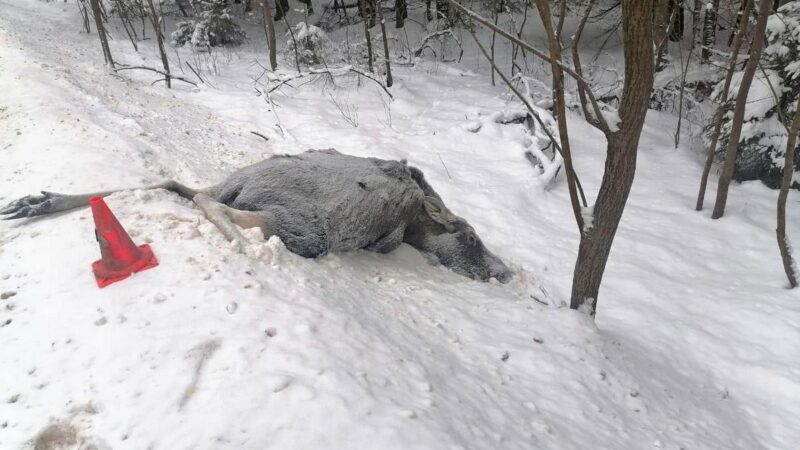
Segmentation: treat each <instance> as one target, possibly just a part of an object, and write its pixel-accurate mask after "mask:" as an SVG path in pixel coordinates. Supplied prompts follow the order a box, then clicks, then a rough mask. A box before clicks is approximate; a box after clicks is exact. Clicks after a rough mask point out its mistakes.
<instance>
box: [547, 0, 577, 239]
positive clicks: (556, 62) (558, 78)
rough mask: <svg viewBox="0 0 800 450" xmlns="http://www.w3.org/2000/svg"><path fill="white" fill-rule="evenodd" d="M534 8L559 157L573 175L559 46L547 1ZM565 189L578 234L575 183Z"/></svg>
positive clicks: (568, 172) (569, 183)
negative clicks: (549, 78) (548, 72)
mask: <svg viewBox="0 0 800 450" xmlns="http://www.w3.org/2000/svg"><path fill="white" fill-rule="evenodd" d="M536 7H537V8H538V9H539V16H540V17H541V19H542V24H544V29H545V31H546V33H547V41H548V43H549V45H550V66H551V67H552V70H553V100H554V103H555V114H556V120H557V121H558V134H559V137H560V138H561V156H562V157H563V158H564V169H565V170H566V172H567V174H574V173H575V171H574V170H575V169H574V168H573V165H572V152H571V150H570V145H569V131H568V129H567V107H566V102H565V101H564V71H563V69H562V68H561V63H562V61H561V44H560V43H559V42H558V36H556V32H555V30H553V22H552V16H551V15H550V6H549V5H548V0H536ZM567 189H568V190H569V198H570V202H571V203H572V211H573V213H574V214H575V222H576V223H577V225H578V232H582V231H583V228H584V226H583V225H584V224H583V214H582V213H581V205H580V203H579V200H578V190H577V186H576V185H575V183H573V182H572V180H570V179H569V177H568V182H567Z"/></svg>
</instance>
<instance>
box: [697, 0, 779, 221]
mask: <svg viewBox="0 0 800 450" xmlns="http://www.w3.org/2000/svg"><path fill="white" fill-rule="evenodd" d="M771 6H772V5H771V4H770V2H768V1H764V0H762V1H761V2H759V5H758V20H757V21H756V26H755V28H754V29H753V39H752V40H751V42H750V56H749V58H748V59H747V64H745V66H744V73H743V74H742V83H741V85H740V87H739V93H738V94H737V96H736V106H734V109H733V119H731V134H730V138H729V140H728V148H727V149H726V151H725V163H724V164H723V166H722V173H720V175H719V184H718V185H717V201H716V203H714V212H713V213H712V214H711V218H712V219H719V218H720V217H722V216H723V215H724V214H725V205H726V203H727V202H728V188H729V187H730V184H731V179H732V178H733V170H734V168H735V166H736V155H737V153H738V151H739V138H740V137H741V135H742V124H743V122H744V111H745V108H746V106H747V94H748V93H749V92H750V85H751V84H752V83H753V77H754V76H755V74H756V69H757V68H758V61H759V60H760V59H761V49H762V48H763V47H764V39H765V37H766V29H767V19H768V18H769V13H770V8H771ZM727 94H728V93H727V92H726V93H725V95H726V96H727Z"/></svg>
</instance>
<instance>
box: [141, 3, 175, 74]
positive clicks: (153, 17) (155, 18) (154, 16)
mask: <svg viewBox="0 0 800 450" xmlns="http://www.w3.org/2000/svg"><path fill="white" fill-rule="evenodd" d="M147 4H148V6H149V7H150V23H152V24H153V31H155V33H156V42H158V52H159V53H160V54H161V64H162V65H163V66H164V73H165V75H164V81H165V82H166V84H167V88H171V87H172V82H171V80H170V74H169V59H167V52H166V51H164V35H162V34H161V23H162V20H161V15H160V14H158V11H156V7H155V5H153V0H147Z"/></svg>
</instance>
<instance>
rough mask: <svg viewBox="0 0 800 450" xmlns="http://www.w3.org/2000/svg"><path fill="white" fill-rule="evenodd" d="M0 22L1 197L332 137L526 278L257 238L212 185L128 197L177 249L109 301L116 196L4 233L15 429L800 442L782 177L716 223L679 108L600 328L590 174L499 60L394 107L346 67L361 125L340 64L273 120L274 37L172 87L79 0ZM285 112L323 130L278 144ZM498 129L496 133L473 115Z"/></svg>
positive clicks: (34, 433) (593, 166) (39, 5)
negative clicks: (550, 164)
mask: <svg viewBox="0 0 800 450" xmlns="http://www.w3.org/2000/svg"><path fill="white" fill-rule="evenodd" d="M0 11H2V13H0V91H2V92H3V95H2V97H0V149H2V152H3V164H2V165H0V180H2V183H3V185H2V186H3V189H2V190H0V203H5V202H8V201H10V200H12V199H14V198H17V197H19V196H22V195H26V194H30V193H34V192H36V191H38V190H40V189H47V190H52V191H56V192H67V193H73V192H84V191H93V190H99V189H106V188H115V187H125V186H130V187H135V186H142V185H145V184H148V183H151V182H156V181H159V180H161V179H163V178H170V177H174V178H176V179H178V180H179V181H181V182H184V183H186V184H189V185H192V186H202V185H210V184H212V183H214V182H215V181H217V180H219V179H220V178H221V177H223V176H224V175H225V174H227V173H230V171H232V170H233V169H234V168H235V167H240V166H243V165H245V164H249V163H252V162H255V161H258V160H260V159H263V158H265V157H268V156H270V155H272V154H280V153H298V152H301V151H303V150H305V149H307V148H327V147H331V146H333V147H336V148H338V149H339V150H340V151H342V152H345V153H350V154H354V155H359V156H376V157H381V158H395V159H403V158H405V159H408V160H409V163H410V164H413V165H415V166H417V167H419V168H421V169H422V170H423V171H424V172H425V174H426V177H427V179H428V180H429V181H430V182H431V184H432V185H433V186H434V187H435V188H436V189H437V191H438V192H439V193H440V194H441V195H442V197H443V199H444V200H445V202H446V204H447V205H448V206H449V207H450V208H451V209H452V210H453V212H454V213H456V214H459V215H461V216H463V217H464V218H466V219H467V220H468V221H469V222H470V223H471V224H472V225H473V226H474V228H475V229H476V231H477V233H478V234H479V235H480V236H481V238H482V239H483V241H484V242H485V244H486V245H487V247H488V248H490V249H491V250H492V251H493V252H494V253H495V254H497V255H498V256H500V257H502V258H504V259H505V260H506V261H508V262H509V263H510V264H511V265H512V266H513V267H514V270H515V273H516V277H515V280H514V281H513V282H512V283H510V284H509V285H499V284H495V283H479V282H475V281H472V280H469V279H466V278H464V277H461V276H458V275H456V274H453V273H451V272H448V271H446V270H444V269H442V268H441V267H431V266H429V265H428V264H427V263H426V262H425V260H424V258H423V257H422V256H421V255H420V254H419V253H418V252H416V251H415V250H414V249H412V248H410V247H408V246H402V247H401V248H400V249H398V250H397V251H395V252H392V253H390V254H387V255H377V254H371V253H366V252H355V253H352V254H345V255H328V256H326V257H324V258H320V259H318V260H307V259H303V258H300V257H298V256H296V255H293V254H291V253H289V252H288V251H286V250H285V249H284V248H283V246H282V244H281V243H280V242H279V241H278V240H277V239H274V238H273V239H270V240H267V241H266V242H265V241H264V240H263V238H259V236H258V234H257V233H252V232H249V233H248V234H249V235H250V236H251V237H252V242H251V243H250V244H249V247H248V254H249V255H252V256H246V255H244V254H241V253H238V252H236V251H234V250H233V249H232V248H231V247H230V245H229V244H228V243H227V242H225V241H224V238H223V237H222V236H221V235H220V234H219V233H218V232H217V230H216V229H215V228H214V227H213V225H211V224H210V223H208V222H207V221H206V220H205V219H204V218H203V216H202V214H201V213H200V212H199V211H198V210H197V209H196V208H195V207H193V206H192V205H191V204H190V203H189V202H187V201H184V200H182V199H180V198H178V197H177V196H175V195H173V194H169V193H167V192H164V191H152V192H150V191H141V190H129V191H123V192H120V193H118V194H114V195H112V196H111V197H109V198H108V199H107V201H108V204H109V206H110V207H111V208H112V210H113V211H114V212H115V213H116V215H117V216H118V218H119V219H120V221H121V222H122V224H123V225H124V226H125V227H126V228H127V229H128V230H129V232H130V233H131V235H132V237H133V239H134V240H135V241H136V242H137V243H142V242H149V243H150V244H151V245H152V246H153V248H154V251H155V253H156V255H157V257H158V258H159V261H160V265H159V266H158V267H156V268H153V269H150V270H147V271H145V272H141V273H139V274H136V275H134V276H133V277H131V278H130V279H128V280H126V281H124V282H121V283H117V284H114V285H111V286H109V287H108V288H105V289H102V290H100V289H97V287H96V285H95V284H94V280H93V278H92V274H91V271H90V266H89V265H90V263H91V262H92V261H94V260H95V259H97V258H98V257H99V251H98V249H97V246H96V242H95V239H94V235H93V225H92V220H91V216H90V213H89V211H87V210H85V209H84V210H79V211H75V212H71V213H68V214H61V215H57V216H55V217H52V218H47V219H43V220H31V221H27V222H23V223H6V222H4V223H2V224H0V294H3V295H2V296H4V297H5V296H6V295H8V296H7V297H6V298H4V299H3V300H0V367H2V368H3V370H2V371H0V448H29V447H31V446H33V444H35V443H36V441H37V439H38V440H40V441H41V440H42V439H44V437H46V436H53V435H54V434H57V433H56V431H58V430H62V431H63V430H66V431H68V432H72V433H74V434H75V436H76V439H78V438H79V439H80V440H81V441H82V442H84V443H85V444H86V445H87V446H89V445H90V444H92V445H94V446H95V447H96V448H98V449H107V448H114V449H142V448H153V449H183V448H191V449H240V448H252V449H263V448H270V449H293V450H294V449H319V448H350V449H372V448H380V449H445V448H447V449H456V448H463V449H494V448H504V449H529V448H537V449H584V448H597V449H621V448H668V449H678V448H693V449H697V448H699V449H719V448H725V449H758V448H769V449H788V448H793V446H795V445H796V442H798V440H800V429H798V427H797V423H800V371H798V369H797V368H798V367H800V320H798V317H800V301H798V300H799V299H798V294H797V291H796V290H795V291H792V290H788V289H785V285H786V281H785V279H784V274H783V270H782V266H781V262H780V258H779V254H778V249H777V246H776V245H775V238H774V234H773V233H774V208H775V198H776V193H775V192H774V191H770V190H768V189H766V188H764V187H763V186H761V185H760V184H758V183H745V184H742V185H737V186H733V187H732V188H731V196H730V201H729V204H728V210H727V214H726V216H725V218H724V219H722V220H717V221H712V220H709V218H708V214H709V213H708V212H703V213H698V212H695V211H694V210H693V205H694V196H695V192H696V187H697V182H698V179H699V174H700V171H701V167H702V162H701V161H700V160H699V157H698V155H697V154H696V152H695V151H694V150H693V149H691V148H688V147H687V146H686V145H685V144H683V145H682V146H681V147H679V148H678V149H677V150H676V149H674V148H673V141H672V137H671V135H672V133H673V130H674V126H675V120H674V118H673V117H671V116H669V115H666V114H658V113H655V112H653V111H651V112H649V113H648V118H647V123H646V126H645V130H644V133H643V135H642V139H641V141H640V154H639V161H638V164H639V169H638V174H637V179H636V182H635V183H634V186H633V189H632V192H631V197H630V200H629V204H628V207H627V208H626V211H625V215H624V218H623V221H622V223H621V225H620V229H619V233H618V235H617V238H616V240H615V244H614V248H613V250H612V254H611V259H610V261H609V264H608V267H607V270H606V275H605V279H604V284H603V288H602V289H601V293H600V297H599V302H598V311H597V318H596V325H595V323H594V322H592V321H591V319H590V318H589V317H587V316H586V315H585V314H582V313H579V312H576V311H571V310H569V309H567V308H565V307H564V305H565V304H566V302H567V301H568V300H569V293H570V289H571V284H570V281H571V277H572V271H573V269H574V262H575V255H576V251H577V244H578V233H577V229H576V227H575V225H574V216H573V214H572V210H571V207H570V203H569V197H568V193H567V189H566V185H565V180H564V178H563V175H562V176H561V177H559V178H557V179H556V182H555V184H554V185H553V186H552V188H551V189H549V190H544V189H542V187H543V186H542V185H541V184H540V183H539V182H538V181H537V179H536V176H535V175H536V174H535V172H534V171H533V169H532V167H531V166H530V164H529V163H528V162H527V160H526V159H525V158H524V157H523V153H524V151H525V150H526V148H527V146H526V144H527V141H526V139H527V140H529V139H530V135H529V134H528V131H527V130H526V129H525V127H524V126H522V125H499V124H497V123H495V122H493V121H489V120H483V119H484V118H487V117H495V116H492V115H493V114H495V113H497V112H501V113H502V114H506V113H508V112H509V111H511V112H513V111H519V106H518V105H516V104H511V103H509V98H510V97H509V96H507V95H506V94H505V93H504V92H503V90H502V89H500V88H499V87H498V88H493V87H491V86H490V83H489V82H488V77H487V71H486V70H485V69H486V64H485V62H484V63H483V65H481V66H478V65H477V63H476V61H475V60H465V61H464V62H463V65H461V66H459V65H455V64H442V63H433V62H424V61H419V62H418V63H417V64H416V66H414V67H411V66H408V67H402V66H398V67H396V68H394V67H393V73H394V75H395V76H396V78H397V80H396V85H395V86H394V87H393V88H392V93H393V95H394V96H395V99H394V100H389V99H388V98H386V96H385V94H383V93H382V91H381V90H380V88H378V87H377V86H374V84H371V83H364V82H362V83H360V84H359V83H358V80H357V78H356V77H355V76H348V77H342V78H341V79H337V83H338V84H339V86H338V89H339V90H338V91H337V92H338V95H341V97H340V98H342V99H343V101H344V102H346V103H347V104H348V105H350V106H351V107H352V108H353V110H354V111H356V112H357V115H358V119H359V122H358V123H359V124H358V127H353V126H352V125H351V124H350V123H349V122H348V120H346V119H345V118H343V117H342V114H341V113H340V111H339V109H338V108H337V106H336V105H335V104H333V102H332V101H331V99H330V98H329V97H328V96H326V95H323V94H321V93H320V85H319V84H318V83H311V84H310V85H307V86H295V87H294V88H288V87H287V88H285V89H281V90H278V91H275V92H274V93H273V94H272V100H273V102H274V104H275V107H274V110H273V108H271V107H270V103H268V102H267V101H266V99H265V98H263V96H257V95H255V94H254V91H253V89H252V78H253V77H256V76H257V75H258V74H259V73H260V72H261V69H260V68H258V67H254V66H253V64H252V61H253V59H255V58H258V59H259V60H260V61H262V62H263V61H264V59H265V56H266V55H265V51H264V50H263V49H264V48H265V47H264V45H263V36H261V35H259V32H258V29H257V28H252V27H251V28H249V29H248V34H249V35H250V36H251V39H252V41H251V42H250V43H249V44H247V45H246V46H245V47H244V48H243V49H242V50H241V51H239V52H238V53H236V52H234V53H225V52H224V51H219V52H218V53H216V54H214V55H216V56H214V55H197V54H193V53H192V51H191V49H190V48H184V49H180V50H179V52H180V54H181V56H182V58H185V60H187V59H190V58H198V59H200V62H203V61H207V63H206V64H207V65H206V69H205V70H206V72H204V76H205V77H208V79H209V82H210V83H209V84H213V87H212V86H210V85H202V86H200V87H198V88H193V87H192V86H189V85H181V84H180V83H176V85H175V89H172V90H167V89H166V88H164V86H163V85H161V84H157V85H155V86H150V83H151V82H152V80H153V74H152V73H147V72H132V71H129V72H127V73H120V76H115V75H111V74H109V73H108V71H107V69H106V68H105V67H103V66H102V64H101V62H102V57H101V55H100V53H99V46H98V45H97V43H96V36H94V35H88V36H87V35H84V34H78V32H77V30H78V29H79V26H80V24H79V22H78V21H77V20H76V14H77V13H76V8H75V5H74V4H72V3H69V4H62V3H59V2H55V3H44V2H39V1H36V0H14V1H11V2H9V1H8V0H0ZM409 22H411V21H409ZM32 30H35V32H31V31H32ZM259 37H260V39H261V40H258V39H259ZM590 38H591V36H587V37H586V41H587V42H591V39H590ZM56 44H57V51H55V50H56ZM111 46H112V52H113V54H114V55H115V56H116V57H117V58H118V59H119V60H121V61H125V62H127V63H130V64H134V63H136V64H139V63H143V64H147V65H152V66H158V64H159V59H158V56H157V54H156V53H155V49H153V48H150V47H152V46H154V45H153V42H152V40H149V41H145V43H143V45H141V48H142V49H141V51H142V53H140V54H137V53H133V52H132V51H131V50H130V49H129V44H128V43H127V42H126V41H125V40H124V39H115V40H114V41H112V42H111ZM465 53H466V54H469V52H465ZM473 54H474V52H473ZM214 57H218V58H219V60H218V61H217V62H215V63H214V64H216V67H217V70H213V69H212V68H211V67H212V66H211V64H212V63H211V60H210V58H214ZM202 58H208V59H205V60H202ZM192 61H194V59H192ZM190 75H191V74H189V75H187V76H190ZM362 81H363V80H362ZM298 84H299V83H298ZM387 108H388V109H387ZM275 114H277V115H278V116H279V117H280V119H281V121H282V123H283V126H284V127H285V128H286V129H287V130H289V132H290V133H291V135H292V136H294V138H295V139H296V140H288V139H286V140H285V139H283V138H282V137H281V133H280V132H279V131H278V130H277V128H276V124H277V120H276V116H275ZM475 122H478V123H481V124H483V126H481V127H480V130H479V132H472V131H471V130H470V129H469V128H470V127H469V126H465V124H470V123H473V124H474V123H475ZM569 128H570V133H571V139H572V148H573V152H574V160H575V164H576V171H577V172H578V174H579V176H580V179H581V182H582V183H583V186H584V188H585V189H586V192H587V195H588V196H589V198H588V199H587V200H588V202H589V204H593V203H594V199H593V197H594V195H595V193H596V192H597V188H598V186H599V184H600V181H601V177H602V167H603V164H604V156H605V141H604V138H603V136H602V134H601V133H599V132H598V131H597V130H594V129H593V128H591V127H590V126H588V125H587V124H585V122H583V120H582V119H581V118H580V116H579V115H578V114H575V115H574V116H571V117H570V123H569ZM250 131H259V132H261V133H263V134H264V135H265V136H267V137H269V141H268V142H265V141H264V140H263V139H260V138H258V137H256V136H253V135H252V134H250ZM681 142H691V141H690V139H688V137H687V138H685V139H682V140H681ZM707 195H708V198H713V195H714V192H713V189H711V192H709V193H708V194H707ZM791 197H792V198H790V201H789V205H790V207H789V211H788V217H787V224H788V226H789V230H788V232H789V234H790V236H792V237H794V240H795V241H797V240H798V239H797V238H796V234H797V229H796V225H795V224H797V223H798V222H799V221H800V212H799V211H798V210H797V208H794V207H793V206H792V205H796V200H797V194H796V192H792V193H791ZM12 293H13V295H11V294H12ZM48 427H49V428H48ZM66 435H69V433H66Z"/></svg>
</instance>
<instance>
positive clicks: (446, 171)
mask: <svg viewBox="0 0 800 450" xmlns="http://www.w3.org/2000/svg"><path fill="white" fill-rule="evenodd" d="M436 154H437V155H438V156H439V161H441V162H442V167H444V171H445V173H447V178H448V179H449V180H452V179H453V177H451V176H450V171H449V170H447V165H446V164H445V163H444V160H443V159H442V154H441V153H439V152H436Z"/></svg>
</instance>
